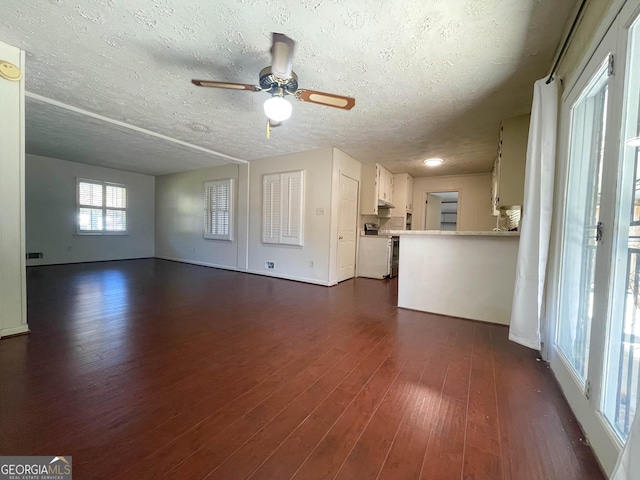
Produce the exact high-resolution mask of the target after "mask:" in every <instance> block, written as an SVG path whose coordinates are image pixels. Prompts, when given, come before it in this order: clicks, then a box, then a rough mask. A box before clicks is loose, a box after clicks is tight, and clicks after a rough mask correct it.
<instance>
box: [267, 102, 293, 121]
mask: <svg viewBox="0 0 640 480" xmlns="http://www.w3.org/2000/svg"><path fill="white" fill-rule="evenodd" d="M292 110H293V107H292V106H291V104H290V103H289V102H288V101H287V100H285V99H284V98H282V97H271V98H269V99H268V100H267V101H266V102H264V113H265V115H266V116H267V117H269V118H270V119H271V120H273V121H274V122H282V121H283V120H286V119H288V118H289V117H290V116H291V111H292Z"/></svg>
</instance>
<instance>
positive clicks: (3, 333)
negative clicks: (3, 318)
mask: <svg viewBox="0 0 640 480" xmlns="http://www.w3.org/2000/svg"><path fill="white" fill-rule="evenodd" d="M27 332H29V325H20V326H19V327H11V328H3V329H0V338H2V337H8V336H10V335H20V334H21V333H27Z"/></svg>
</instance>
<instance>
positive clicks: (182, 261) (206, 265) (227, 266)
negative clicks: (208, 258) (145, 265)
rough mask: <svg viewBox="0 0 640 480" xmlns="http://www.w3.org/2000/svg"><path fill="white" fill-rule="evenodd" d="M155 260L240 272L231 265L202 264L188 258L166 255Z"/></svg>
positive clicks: (157, 256) (158, 256) (156, 256)
mask: <svg viewBox="0 0 640 480" xmlns="http://www.w3.org/2000/svg"><path fill="white" fill-rule="evenodd" d="M155 258H160V259H161V260H171V261H172V262H180V263H190V264H192V265H200V266H201V267H211V268H219V269H221V270H231V271H234V272H236V271H240V270H239V269H238V268H236V267H232V266H230V265H219V264H217V263H211V262H200V261H198V260H189V259H187V258H177V257H168V256H166V255H155Z"/></svg>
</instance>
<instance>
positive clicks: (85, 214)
mask: <svg viewBox="0 0 640 480" xmlns="http://www.w3.org/2000/svg"><path fill="white" fill-rule="evenodd" d="M76 183H77V192H78V225H77V232H78V233H80V234H90V235H118V234H120V235H122V234H126V233H127V188H126V187H125V186H124V185H120V184H117V183H108V182H101V181H98V180H83V179H78V180H77V182H76Z"/></svg>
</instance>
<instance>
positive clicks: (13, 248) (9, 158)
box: [0, 42, 29, 337]
mask: <svg viewBox="0 0 640 480" xmlns="http://www.w3.org/2000/svg"><path fill="white" fill-rule="evenodd" d="M0 58H2V59H3V60H5V61H7V62H11V63H12V64H14V65H15V66H17V67H18V68H20V69H21V70H23V71H24V67H25V62H24V52H22V51H21V50H19V49H18V48H15V47H12V46H10V45H7V44H5V43H2V42H0ZM0 105H1V106H2V107H1V110H2V115H0V337H3V336H7V335H16V334H20V333H25V332H27V331H28V330H29V327H28V325H27V309H26V297H27V296H26V277H25V260H24V253H25V240H24V77H23V79H22V80H20V81H18V82H11V81H9V80H5V79H0Z"/></svg>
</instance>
